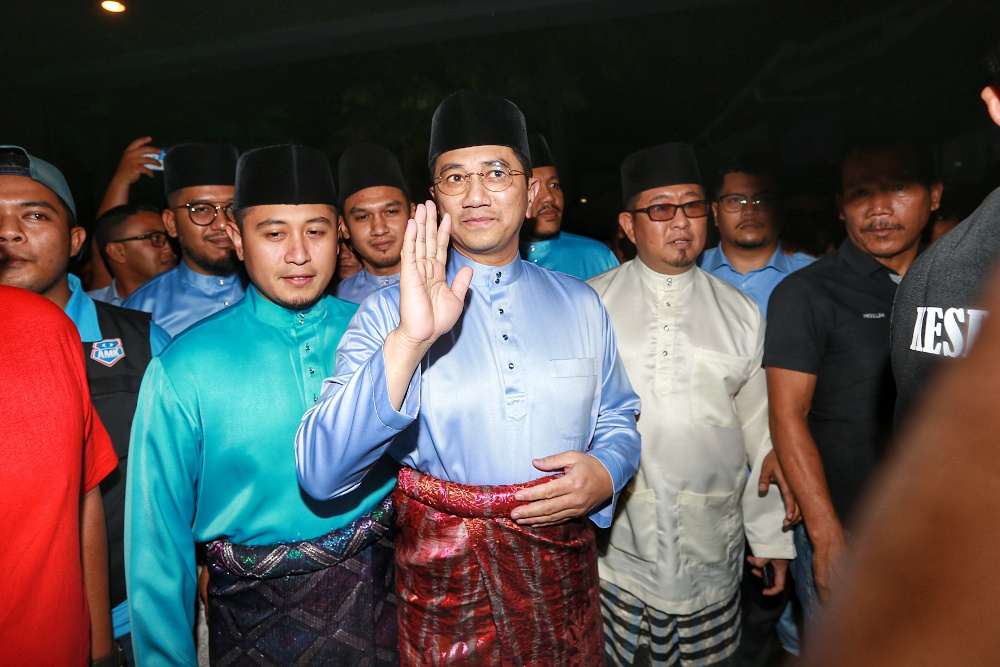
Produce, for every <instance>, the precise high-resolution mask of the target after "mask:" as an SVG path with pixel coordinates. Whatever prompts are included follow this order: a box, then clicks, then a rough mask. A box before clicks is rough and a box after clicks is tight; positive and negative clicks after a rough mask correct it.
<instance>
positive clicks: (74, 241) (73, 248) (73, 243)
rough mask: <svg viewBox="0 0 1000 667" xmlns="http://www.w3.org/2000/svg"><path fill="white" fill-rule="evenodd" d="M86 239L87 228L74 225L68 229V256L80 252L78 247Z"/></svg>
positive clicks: (74, 255) (73, 255) (81, 245)
mask: <svg viewBox="0 0 1000 667" xmlns="http://www.w3.org/2000/svg"><path fill="white" fill-rule="evenodd" d="M86 240H87V230H86V229H84V228H83V227H80V226H76V227H73V228H72V229H70V230H69V256H70V257H76V256H77V255H79V254H80V248H82V247H83V243H84V241H86Z"/></svg>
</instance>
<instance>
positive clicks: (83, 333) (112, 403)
mask: <svg viewBox="0 0 1000 667" xmlns="http://www.w3.org/2000/svg"><path fill="white" fill-rule="evenodd" d="M86 237H87V233H86V232H85V231H84V229H83V227H80V226H78V225H77V224H76V204H75V202H74V201H73V195H72V193H71V192H70V189H69V184H68V183H66V179H65V178H64V177H63V175H62V173H61V172H60V171H59V170H58V169H57V168H56V167H55V166H53V165H51V164H49V163H48V162H45V161H44V160H40V159H39V158H37V157H34V156H32V155H29V154H28V153H27V151H25V150H24V149H23V148H20V147H18V146H0V285H10V286H13V287H21V288H23V289H27V290H30V291H32V292H35V293H36V294H40V295H42V296H44V297H46V298H47V299H49V300H50V301H52V302H53V303H55V304H56V305H57V306H59V307H60V308H62V309H63V311H64V312H65V313H66V314H67V315H68V316H69V318H70V319H71V320H73V322H74V323H75V324H76V327H77V329H78V330H79V335H80V341H81V342H82V344H83V352H84V354H85V356H86V362H85V364H86V372H87V383H88V385H89V387H90V395H91V400H92V401H93V403H94V408H95V409H96V410H97V414H98V416H100V418H101V421H102V422H103V423H104V426H105V428H106V429H107V432H108V435H110V436H111V443H112V445H113V446H114V449H115V453H116V454H117V455H118V466H117V469H116V470H115V471H113V472H112V473H111V474H110V475H108V476H107V478H105V479H104V481H103V482H102V483H101V496H102V500H103V504H104V513H105V518H106V526H107V535H108V558H109V561H110V566H111V569H110V577H109V588H110V595H111V606H112V621H113V624H114V635H115V637H116V638H117V639H119V640H122V643H123V644H125V650H126V651H127V650H128V633H129V619H128V606H127V604H126V600H125V565H124V546H123V545H124V536H123V530H124V510H125V470H126V465H127V462H128V451H129V450H128V445H129V430H130V428H131V426H132V416H133V413H134V412H135V408H136V399H137V397H138V394H139V384H140V383H141V382H142V376H143V373H144V372H145V370H146V365H147V364H148V363H149V361H150V359H151V358H152V357H153V356H155V355H157V354H159V353H160V351H161V350H162V349H163V348H164V347H165V346H166V345H167V343H169V342H170V336H168V335H167V334H166V332H164V331H163V330H162V329H161V328H160V327H158V326H156V325H155V324H153V323H152V322H150V317H149V315H148V314H146V313H139V312H136V311H133V310H126V309H124V308H118V307H117V306H112V305H110V304H106V303H102V302H100V301H94V300H93V299H91V298H90V297H89V296H87V293H86V292H84V291H83V286H82V285H81V284H80V279H79V278H77V277H76V276H74V275H73V274H71V273H69V272H68V270H67V269H68V266H69V262H70V259H71V258H72V257H73V256H74V255H76V254H77V253H79V252H80V249H81V248H82V247H83V243H84V241H85V239H86ZM44 344H45V341H39V345H44Z"/></svg>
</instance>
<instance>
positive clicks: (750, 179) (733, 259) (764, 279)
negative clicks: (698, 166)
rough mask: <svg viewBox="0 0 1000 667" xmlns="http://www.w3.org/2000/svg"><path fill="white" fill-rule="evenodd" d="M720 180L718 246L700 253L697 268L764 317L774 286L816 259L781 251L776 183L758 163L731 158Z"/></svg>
mask: <svg viewBox="0 0 1000 667" xmlns="http://www.w3.org/2000/svg"><path fill="white" fill-rule="evenodd" d="M719 176H720V179H719V185H718V188H717V190H716V198H715V201H714V202H712V215H713V217H714V218H715V226H716V227H718V228H719V236H720V237H721V241H720V242H719V245H718V246H716V247H715V248H710V249H709V250H706V251H705V252H704V253H702V255H701V257H700V258H699V260H698V264H699V266H701V268H702V269H704V270H705V271H708V272H709V273H711V274H712V275H713V276H715V277H716V278H722V279H723V280H725V281H726V282H728V283H729V284H731V285H733V286H734V287H736V288H737V289H739V290H740V291H742V292H743V293H744V294H746V295H747V296H749V297H750V298H752V299H753V300H754V301H755V302H756V303H757V306H759V307H760V310H761V312H763V313H764V317H767V301H768V299H770V298H771V292H772V291H773V290H774V287H775V285H777V284H778V283H780V282H781V281H782V280H783V279H784V277H785V276H787V275H788V274H789V273H792V272H793V271H798V270H799V269H801V268H802V267H804V266H808V265H809V264H811V263H812V262H814V261H815V258H814V257H810V256H809V255H806V254H804V253H801V252H797V253H795V254H794V255H787V254H785V253H784V251H783V250H782V249H781V243H780V242H779V240H778V234H779V232H780V226H779V220H778V196H779V192H778V183H777V180H776V179H775V176H774V170H773V169H772V168H770V167H769V166H768V165H767V163H766V162H765V161H764V160H763V159H761V158H758V157H756V156H749V157H742V158H736V159H734V160H733V161H732V162H731V163H730V164H729V165H727V166H726V168H724V169H723V170H722V171H721V172H720V174H719Z"/></svg>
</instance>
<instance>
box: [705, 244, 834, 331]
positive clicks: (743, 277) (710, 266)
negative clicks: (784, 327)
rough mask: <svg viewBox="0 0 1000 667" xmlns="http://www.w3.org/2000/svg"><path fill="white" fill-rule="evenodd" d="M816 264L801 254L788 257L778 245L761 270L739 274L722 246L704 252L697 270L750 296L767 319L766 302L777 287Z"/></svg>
mask: <svg viewBox="0 0 1000 667" xmlns="http://www.w3.org/2000/svg"><path fill="white" fill-rule="evenodd" d="M815 261H816V258H815V257H810V256H809V255H807V254H805V253H802V252H797V253H795V254H794V255H786V254H785V253H784V252H783V251H782V250H781V244H780V243H779V244H778V247H777V248H776V249H775V251H774V254H773V255H771V258H770V259H769V260H767V264H765V265H764V266H762V267H760V268H759V269H754V270H753V271H748V272H747V273H740V272H739V271H737V270H736V269H734V268H733V264H732V262H730V261H729V258H728V257H726V253H724V252H722V246H721V245H719V246H716V247H715V248H709V249H708V250H706V251H705V252H703V253H702V254H701V257H699V258H698V266H700V267H701V268H703V269H704V270H705V271H708V272H709V273H711V274H712V275H713V276H715V277H716V278H722V279H723V280H725V281H726V282H727V283H729V284H730V285H732V286H733V287H735V288H736V289H738V290H739V291H741V292H743V293H744V294H746V295H747V296H749V297H750V298H751V299H753V300H754V301H755V302H756V303H757V307H758V308H760V310H761V312H762V313H764V317H767V300H768V299H770V298H771V292H772V291H774V286H775V285H777V284H778V283H780V282H781V281H782V280H784V278H785V276H787V275H788V274H789V273H792V272H793V271H798V270H799V269H801V268H803V267H806V266H809V265H810V264H812V263H813V262H815Z"/></svg>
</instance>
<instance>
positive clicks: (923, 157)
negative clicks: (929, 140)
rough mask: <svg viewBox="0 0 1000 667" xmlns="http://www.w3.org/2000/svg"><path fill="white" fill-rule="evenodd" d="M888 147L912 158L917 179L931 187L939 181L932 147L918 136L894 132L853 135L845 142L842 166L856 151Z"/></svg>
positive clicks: (869, 150)
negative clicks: (895, 133)
mask: <svg viewBox="0 0 1000 667" xmlns="http://www.w3.org/2000/svg"><path fill="white" fill-rule="evenodd" d="M887 148H894V149H902V150H903V151H904V153H908V157H909V158H910V159H911V160H912V163H911V166H912V167H913V169H914V172H915V173H914V175H915V176H916V178H917V181H918V182H920V183H922V184H923V185H925V186H926V187H927V188H930V187H931V186H932V185H933V184H934V183H936V182H937V180H938V179H937V176H936V175H935V172H934V155H933V154H932V153H931V149H930V147H929V146H928V145H927V144H926V143H924V142H923V141H921V140H919V139H917V138H916V137H912V136H908V135H894V134H862V135H857V136H854V137H851V138H850V140H848V141H847V142H845V143H844V150H843V151H842V152H841V158H840V166H841V169H843V166H844V163H845V162H846V161H847V158H848V157H850V156H851V155H853V154H854V153H873V152H875V151H881V150H885V149H887ZM841 189H843V181H841Z"/></svg>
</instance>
